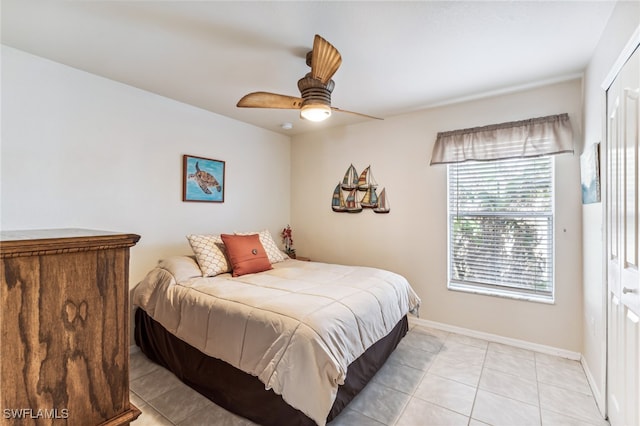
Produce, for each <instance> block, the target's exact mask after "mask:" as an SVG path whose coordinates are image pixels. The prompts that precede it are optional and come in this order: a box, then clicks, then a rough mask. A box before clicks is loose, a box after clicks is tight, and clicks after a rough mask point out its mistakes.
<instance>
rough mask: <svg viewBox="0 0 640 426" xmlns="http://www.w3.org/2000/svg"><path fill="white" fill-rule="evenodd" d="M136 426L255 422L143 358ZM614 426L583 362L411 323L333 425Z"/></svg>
mask: <svg viewBox="0 0 640 426" xmlns="http://www.w3.org/2000/svg"><path fill="white" fill-rule="evenodd" d="M130 389H131V400H132V402H133V403H134V404H135V405H136V406H137V407H138V408H140V410H141V411H142V415H141V416H140V417H139V418H138V420H136V421H135V422H134V423H133V425H134V426H146V425H178V426H187V425H189V426H192V425H193V426H197V425H216V426H217V425H223V426H240V425H242V426H245V425H254V423H252V422H250V421H248V420H246V419H243V418H241V417H238V416H236V415H234V414H232V413H229V412H227V411H225V410H224V409H222V408H220V407H218V406H217V405H215V404H214V403H212V402H211V401H209V400H208V399H206V398H204V397H203V396H201V395H200V394H198V393H197V392H195V391H193V390H192V389H191V388H189V387H188V386H186V385H185V384H183V383H182V382H180V381H179V380H178V379H177V378H176V377H175V376H174V375H173V374H172V373H170V372H168V371H167V370H165V369H164V368H162V367H160V366H158V365H156V364H154V363H152V362H151V361H149V360H148V359H147V358H146V357H145V356H144V355H143V354H142V353H140V352H138V353H135V354H132V355H131V378H130ZM487 424H488V425H505V426H526V425H538V426H552V425H553V426H555V425H558V426H560V425H563V426H564V425H567V426H573V425H576V426H577V425H580V426H590V425H608V423H607V422H606V421H605V420H603V419H602V418H601V416H600V414H599V412H598V409H597V407H596V404H595V401H594V399H593V396H592V394H591V390H590V388H589V384H588V383H587V379H586V377H585V374H584V371H583V370H582V366H581V365H580V363H578V362H577V361H571V360H567V359H563V358H558V357H554V356H550V355H545V354H541V353H537V352H532V351H528V350H524V349H520V348H516V347H513V346H507V345H503V344H499V343H492V342H487V341H485V340H480V339H475V338H470V337H466V336H462V335H459V334H454V333H447V332H444V331H440V330H434V329H429V328H424V327H421V326H414V327H412V329H411V331H409V333H408V334H407V336H406V337H405V338H404V339H403V340H402V342H401V343H400V345H399V346H398V348H397V349H396V351H395V352H394V353H393V354H392V355H391V357H390V358H389V360H388V361H387V363H386V364H385V365H384V366H383V368H382V369H381V370H380V371H379V372H378V374H376V376H375V377H374V378H373V379H372V381H371V382H370V383H369V384H368V385H367V387H366V388H365V389H364V390H363V391H362V392H361V393H360V395H358V396H357V397H356V398H355V399H354V400H353V401H352V402H351V403H350V404H349V405H348V406H347V408H346V409H345V410H344V411H343V412H342V413H341V414H340V416H338V417H337V418H336V419H335V420H334V421H333V422H331V423H330V426H347V425H349V426H383V425H387V426H439V425H463V426H467V425H469V426H481V425H487Z"/></svg>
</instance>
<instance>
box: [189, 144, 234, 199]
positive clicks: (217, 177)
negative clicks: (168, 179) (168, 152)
mask: <svg viewBox="0 0 640 426" xmlns="http://www.w3.org/2000/svg"><path fill="white" fill-rule="evenodd" d="M182 182H183V185H182V201H200V202H209V203H224V161H220V160H214V159H211V158H202V157H195V156H193V155H183V156H182Z"/></svg>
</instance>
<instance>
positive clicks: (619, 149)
mask: <svg viewBox="0 0 640 426" xmlns="http://www.w3.org/2000/svg"><path fill="white" fill-rule="evenodd" d="M607 117H608V123H607V143H606V173H607V175H606V198H605V203H606V204H605V209H606V211H607V274H608V305H609V334H608V336H609V338H608V361H607V403H608V404H607V405H608V414H609V421H610V423H611V425H612V426H640V274H639V271H638V265H639V261H638V198H639V197H638V188H639V185H638V172H639V163H638V144H639V140H640V49H636V51H635V52H634V53H633V54H632V55H631V57H630V58H629V60H628V61H627V62H626V64H625V65H624V67H623V68H622V69H621V71H620V73H619V74H618V76H617V77H616V79H615V80H614V82H613V83H612V85H611V86H610V87H609V89H608V90H607Z"/></svg>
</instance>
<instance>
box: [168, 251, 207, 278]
mask: <svg viewBox="0 0 640 426" xmlns="http://www.w3.org/2000/svg"><path fill="white" fill-rule="evenodd" d="M158 268H162V269H165V270H167V271H169V273H170V274H171V275H173V277H174V278H175V279H176V282H177V283H181V282H183V281H186V280H188V279H190V278H195V277H201V276H202V270H201V269H200V266H199V265H198V263H197V262H196V259H195V258H194V257H193V256H169V257H166V258H164V259H160V260H159V261H158Z"/></svg>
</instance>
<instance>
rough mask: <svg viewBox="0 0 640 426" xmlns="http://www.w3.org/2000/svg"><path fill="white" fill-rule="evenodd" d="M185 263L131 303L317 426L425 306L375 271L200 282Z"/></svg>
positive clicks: (398, 281) (289, 272)
mask: <svg viewBox="0 0 640 426" xmlns="http://www.w3.org/2000/svg"><path fill="white" fill-rule="evenodd" d="M181 259H183V260H180V261H177V260H176V259H175V258H174V259H173V260H172V261H170V262H166V261H165V262H161V263H160V264H159V265H158V267H157V268H155V269H153V270H152V271H151V272H149V274H148V275H147V277H146V278H145V279H144V280H143V281H142V282H141V283H140V284H139V285H138V286H137V287H136V289H135V291H134V296H133V302H134V304H135V305H137V306H140V307H141V308H143V309H144V310H145V311H146V312H147V313H148V314H149V315H150V316H151V317H152V318H154V319H155V320H156V321H158V322H159V323H160V324H162V325H163V326H164V327H165V328H166V329H167V330H168V331H169V332H171V333H173V334H174V335H176V336H177V337H179V338H180V339H182V340H184V341H185V342H187V343H189V344H190V345H192V346H194V347H196V348H198V349H199V350H200V351H202V352H204V353H206V354H208V355H210V356H212V357H215V358H219V359H221V360H223V361H226V362H227V363H229V364H231V365H233V366H234V367H236V368H239V369H241V370H243V371H245V372H247V373H249V374H252V375H254V376H257V377H258V378H259V379H260V380H261V381H262V382H263V383H264V384H265V388H266V389H270V388H271V389H273V390H274V392H276V393H277V394H279V395H281V396H282V398H283V399H284V400H285V401H286V402H287V403H288V404H289V405H291V406H293V407H295V408H297V409H298V410H300V411H302V412H303V413H305V414H306V415H307V416H308V417H310V418H311V419H313V420H314V421H315V422H316V423H318V425H324V424H325V422H326V418H327V415H328V414H329V411H330V409H331V406H332V405H333V401H334V399H335V397H336V393H337V389H338V386H339V385H340V384H342V383H344V379H345V375H346V372H347V367H348V366H349V364H350V363H351V362H352V361H354V360H355V359H356V358H358V357H359V356H360V355H361V354H362V353H363V352H364V351H365V350H366V349H367V348H369V346H371V345H372V344H373V343H375V342H376V341H378V340H379V339H380V338H382V337H384V336H386V335H387V334H388V333H389V332H390V331H391V329H392V328H393V327H394V326H395V325H396V323H397V322H398V321H399V320H400V319H401V318H402V317H403V316H404V315H406V314H407V313H408V312H409V311H413V310H417V308H418V306H419V304H420V299H419V298H418V296H417V295H416V294H415V292H414V291H413V289H412V288H411V286H410V285H409V283H408V282H407V280H406V279H405V278H404V277H402V276H400V275H398V274H395V273H393V272H389V271H384V270H380V269H375V268H365V267H353V266H342V265H333V264H325V263H316V262H302V261H295V260H287V261H285V262H281V263H276V264H274V265H273V266H274V269H272V270H269V271H265V272H261V273H258V274H249V275H244V276H240V277H236V278H234V277H232V276H231V275H230V274H222V275H218V276H216V277H212V278H202V277H194V276H193V275H194V274H189V272H188V270H189V267H188V266H187V265H186V263H185V264H180V262H191V263H192V264H194V265H195V263H194V261H193V260H192V259H190V258H188V257H183V258H181ZM176 262H177V263H176ZM195 268H197V265H195ZM194 271H197V272H196V274H195V275H197V274H198V273H199V270H198V269H195V270H194ZM189 276H191V277H189Z"/></svg>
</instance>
